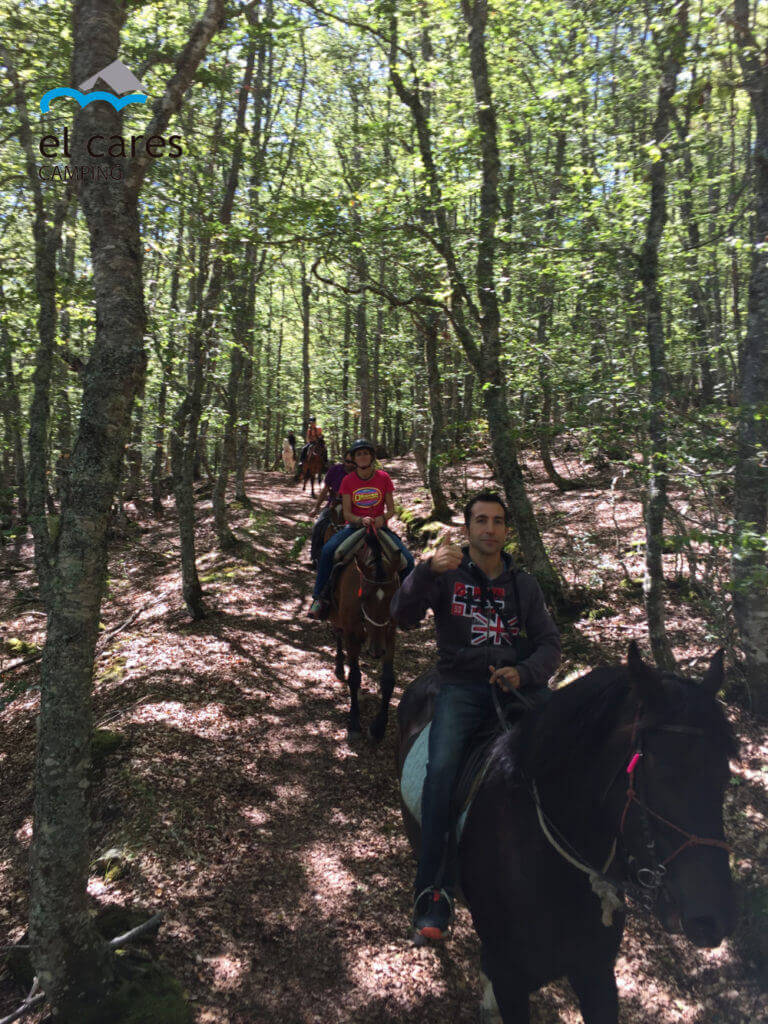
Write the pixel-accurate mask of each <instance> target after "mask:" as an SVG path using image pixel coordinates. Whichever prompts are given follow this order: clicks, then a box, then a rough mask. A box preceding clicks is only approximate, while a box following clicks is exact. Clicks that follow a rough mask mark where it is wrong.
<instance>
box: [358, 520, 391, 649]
mask: <svg viewBox="0 0 768 1024" xmlns="http://www.w3.org/2000/svg"><path fill="white" fill-rule="evenodd" d="M355 564H356V566H357V571H358V573H359V576H360V588H359V592H358V596H359V598H360V611H361V614H362V617H363V624H364V628H365V637H366V639H365V648H366V650H367V652H368V653H369V654H370V656H371V657H372V658H382V657H383V656H384V654H385V652H386V650H387V648H388V646H389V644H390V641H391V637H392V633H393V631H394V628H395V627H394V623H393V622H392V619H391V618H390V615H389V605H390V602H391V600H392V596H393V594H394V592H395V590H396V589H397V587H398V586H399V585H400V577H399V574H398V564H397V562H395V561H394V560H392V559H390V558H389V557H388V555H387V554H386V553H385V552H384V550H383V548H382V546H381V544H380V543H379V541H378V539H377V538H376V537H375V535H371V534H369V535H368V537H367V543H365V544H364V545H363V546H362V548H361V549H360V550H359V551H358V553H357V555H356V556H355Z"/></svg>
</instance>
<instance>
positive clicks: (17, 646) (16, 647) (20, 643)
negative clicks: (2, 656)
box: [4, 636, 42, 658]
mask: <svg viewBox="0 0 768 1024" xmlns="http://www.w3.org/2000/svg"><path fill="white" fill-rule="evenodd" d="M4 644H5V649H6V651H7V652H8V653H9V654H11V655H14V656H15V657H24V658H27V657H30V656H31V655H33V654H39V653H40V651H41V650H42V647H41V646H40V645H39V644H34V643H31V642H30V641H29V640H22V639H21V638H20V637H17V636H9V637H6V639H5V641H4Z"/></svg>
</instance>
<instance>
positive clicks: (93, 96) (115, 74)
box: [40, 60, 147, 114]
mask: <svg viewBox="0 0 768 1024" xmlns="http://www.w3.org/2000/svg"><path fill="white" fill-rule="evenodd" d="M98 81H102V82H104V84H105V85H108V86H109V88H110V89H112V90H113V91H114V92H115V93H117V94H118V95H116V96H115V95H113V93H111V92H104V91H103V90H96V91H95V92H83V90H89V89H93V86H94V85H96V83H97V82H98ZM143 88H144V86H143V85H142V84H141V82H140V81H139V80H138V78H137V77H136V76H135V75H134V73H133V72H132V71H131V70H130V68H127V67H126V66H125V64H123V63H121V62H120V61H119V60H114V61H112V63H111V64H108V65H107V67H105V68H102V70H101V71H97V72H96V74H95V75H92V76H91V77H90V78H86V80H85V81H84V82H81V83H80V87H79V88H78V89H72V88H70V87H69V86H66V85H64V86H59V87H58V88H56V89H49V90H48V92H47V93H46V94H45V95H44V96H43V97H42V98H41V100H40V110H41V111H42V113H43V114H47V113H48V111H49V110H50V108H51V101H52V100H55V99H57V97H59V96H71V97H72V99H74V100H77V102H78V103H79V104H80V106H81V107H86V106H87V105H88V104H89V103H93V102H94V100H105V101H106V102H107V103H111V104H112V106H113V107H114V108H115V110H122V109H123V107H127V106H128V104H129V103H146V102H147V97H146V96H143V95H142V94H141V93H137V92H136V91H135V90H136V89H142V90H143ZM125 92H130V95H129V96H120V93H125Z"/></svg>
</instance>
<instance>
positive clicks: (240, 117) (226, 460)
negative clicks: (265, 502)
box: [213, 41, 256, 555]
mask: <svg viewBox="0 0 768 1024" xmlns="http://www.w3.org/2000/svg"><path fill="white" fill-rule="evenodd" d="M255 61H256V43H255V41H251V43H250V45H249V47H248V53H247V56H246V62H245V73H244V74H243V82H242V85H241V86H240V95H239V97H238V109H237V120H236V123H235V145H234V150H233V153H232V163H231V165H230V169H229V179H228V182H227V189H226V194H225V200H224V202H225V205H224V207H223V208H222V216H221V218H220V219H221V221H222V223H223V224H229V222H230V219H231V211H232V207H233V205H234V201H235V193H236V192H237V185H238V180H239V177H240V165H241V164H242V159H243V138H244V133H245V113H246V108H247V104H248V94H249V93H250V91H251V79H252V78H253V67H254V64H255ZM228 248H229V246H228ZM227 275H228V277H229V280H230V285H231V287H232V290H233V292H234V294H235V295H236V296H237V297H238V298H239V299H240V303H239V306H240V308H241V309H242V299H243V296H242V295H240V294H238V289H237V286H236V283H235V279H234V275H233V274H232V271H231V270H227ZM244 363H245V349H244V348H243V339H242V336H241V335H239V334H237V335H236V336H235V337H234V338H233V340H232V343H231V345H230V352H229V379H228V381H227V392H226V402H225V405H226V419H225V421H224V436H223V438H222V442H221V462H220V464H219V472H218V475H217V477H216V483H215V485H214V488H213V517H214V523H215V526H216V536H217V539H218V543H219V547H220V548H221V550H222V551H235V552H239V553H241V554H243V555H244V554H246V552H247V551H249V550H250V545H248V544H243V543H242V542H239V541H238V540H237V538H236V537H235V535H234V534H233V533H232V530H231V529H230V526H229V522H228V517H227V500H226V492H227V485H228V483H229V474H230V473H231V472H232V469H233V467H234V464H235V448H236V445H237V435H236V431H237V414H238V409H239V399H240V381H241V378H242V374H243V366H244Z"/></svg>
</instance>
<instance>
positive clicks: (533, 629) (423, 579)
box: [390, 547, 560, 687]
mask: <svg viewBox="0 0 768 1024" xmlns="http://www.w3.org/2000/svg"><path fill="white" fill-rule="evenodd" d="M463 551H464V557H463V559H462V560H461V563H460V565H459V567H458V568H457V569H454V570H452V571H451V572H444V573H441V574H437V573H434V572H432V569H431V568H430V566H431V559H430V560H429V561H427V562H421V563H420V564H419V565H417V566H416V568H415V569H414V570H413V572H412V573H411V574H410V575H409V576H408V577H407V578H406V579H405V582H404V583H403V585H402V586H401V587H400V589H399V590H398V591H397V592H396V593H395V596H394V597H393V598H392V604H391V606H390V611H391V614H392V618H393V619H394V620H395V622H397V623H398V624H399V625H403V626H412V625H415V624H416V623H417V622H420V621H421V620H422V619H423V618H424V616H425V615H426V612H427V609H428V608H431V609H432V610H433V612H434V614H435V631H436V634H437V650H438V655H439V658H438V663H437V667H438V671H439V672H440V674H441V676H442V677H443V679H444V680H445V681H446V682H448V683H463V684H475V685H487V684H488V675H489V672H488V667H489V666H490V665H493V666H494V667H498V666H500V665H514V666H516V668H517V670H518V672H519V673H520V685H521V687H529V686H537V687H540V686H546V684H547V681H548V680H549V679H550V678H551V677H552V676H553V675H554V673H555V670H556V669H557V666H558V665H559V664H560V634H559V632H558V629H557V626H556V625H555V623H554V621H553V619H552V616H551V615H550V614H549V612H548V611H547V607H546V605H545V603H544V595H543V593H542V591H541V587H540V586H539V584H538V582H537V580H536V579H535V578H534V577H533V576H531V575H530V574H529V573H527V572H522V571H520V570H518V569H516V568H515V566H514V564H513V562H512V559H511V558H510V556H509V555H507V554H506V553H505V552H503V553H502V559H503V561H504V568H503V570H502V572H501V574H500V575H499V576H497V577H496V578H495V579H494V580H489V579H488V577H487V576H486V575H485V573H484V572H483V571H482V570H481V569H480V568H479V567H478V566H477V565H475V563H474V562H472V561H470V558H469V548H468V547H467V548H464V549H463ZM504 620H506V622H507V624H508V625H505V624H504ZM510 634H511V635H510Z"/></svg>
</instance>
